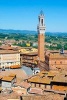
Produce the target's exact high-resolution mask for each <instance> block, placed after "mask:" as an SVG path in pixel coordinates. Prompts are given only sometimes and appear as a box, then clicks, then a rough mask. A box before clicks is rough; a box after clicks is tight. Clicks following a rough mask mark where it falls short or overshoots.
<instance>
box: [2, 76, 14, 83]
mask: <svg viewBox="0 0 67 100" xmlns="http://www.w3.org/2000/svg"><path fill="white" fill-rule="evenodd" d="M13 79H14V77H9V76H4V77H3V78H2V81H9V82H11V81H12V80H13Z"/></svg>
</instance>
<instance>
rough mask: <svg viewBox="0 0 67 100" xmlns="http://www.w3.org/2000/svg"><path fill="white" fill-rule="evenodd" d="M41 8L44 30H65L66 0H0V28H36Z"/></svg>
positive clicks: (66, 16) (66, 23)
mask: <svg viewBox="0 0 67 100" xmlns="http://www.w3.org/2000/svg"><path fill="white" fill-rule="evenodd" d="M41 10H43V12H44V14H45V24H46V31H50V32H67V0H0V29H19V30H37V24H38V15H39V13H40V11H41Z"/></svg>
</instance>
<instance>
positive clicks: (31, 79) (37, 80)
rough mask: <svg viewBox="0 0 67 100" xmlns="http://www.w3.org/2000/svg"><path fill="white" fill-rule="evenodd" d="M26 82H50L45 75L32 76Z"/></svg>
mask: <svg viewBox="0 0 67 100" xmlns="http://www.w3.org/2000/svg"><path fill="white" fill-rule="evenodd" d="M28 82H33V83H34V82H35V83H43V84H50V82H51V81H50V79H49V78H47V77H40V76H34V77H32V78H30V79H28Z"/></svg>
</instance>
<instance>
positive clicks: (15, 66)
mask: <svg viewBox="0 0 67 100" xmlns="http://www.w3.org/2000/svg"><path fill="white" fill-rule="evenodd" d="M10 68H20V65H12V66H10Z"/></svg>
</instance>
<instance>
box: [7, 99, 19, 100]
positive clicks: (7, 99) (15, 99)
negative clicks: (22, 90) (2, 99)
mask: <svg viewBox="0 0 67 100" xmlns="http://www.w3.org/2000/svg"><path fill="white" fill-rule="evenodd" d="M7 100H20V99H7Z"/></svg>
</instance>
